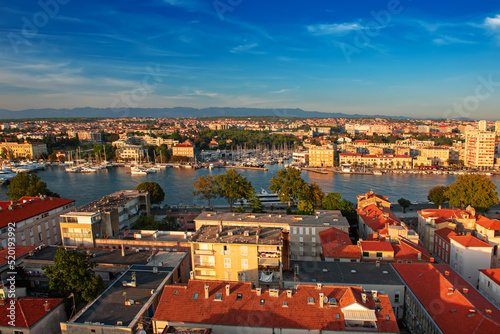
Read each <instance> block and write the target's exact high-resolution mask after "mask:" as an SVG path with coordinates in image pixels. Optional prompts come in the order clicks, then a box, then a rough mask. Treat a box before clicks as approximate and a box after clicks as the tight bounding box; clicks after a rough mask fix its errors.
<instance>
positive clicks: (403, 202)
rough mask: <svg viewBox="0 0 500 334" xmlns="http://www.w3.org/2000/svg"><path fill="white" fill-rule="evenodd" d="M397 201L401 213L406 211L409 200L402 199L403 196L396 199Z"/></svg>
mask: <svg viewBox="0 0 500 334" xmlns="http://www.w3.org/2000/svg"><path fill="white" fill-rule="evenodd" d="M398 203H399V206H401V209H403V213H405V212H406V208H408V207H409V206H410V204H411V202H410V201H409V200H407V199H404V198H403V197H401V198H400V199H398Z"/></svg>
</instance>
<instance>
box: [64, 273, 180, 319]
mask: <svg viewBox="0 0 500 334" xmlns="http://www.w3.org/2000/svg"><path fill="white" fill-rule="evenodd" d="M133 273H135V277H136V287H131V286H123V284H122V282H123V281H127V282H131V281H132V275H133ZM170 273H171V271H168V270H164V269H159V270H158V273H156V274H154V273H153V268H152V267H144V266H141V267H137V268H136V267H135V266H132V267H131V268H130V269H129V270H127V271H126V272H125V273H124V274H123V275H122V276H120V277H119V278H118V279H117V280H115V282H114V283H113V284H112V285H111V286H110V287H109V288H108V289H106V290H105V291H104V293H102V294H101V295H100V296H99V297H98V298H97V299H96V300H95V301H94V303H92V304H91V305H90V306H89V307H88V308H87V309H85V310H84V311H83V313H82V314H80V315H79V316H78V317H77V318H75V319H74V320H73V321H72V322H71V323H85V322H91V323H99V324H100V325H113V326H114V325H116V324H117V322H118V321H121V322H122V324H123V326H128V325H129V324H130V323H131V322H132V320H133V319H134V318H135V317H136V316H137V314H138V313H139V311H140V310H141V309H142V308H143V307H144V305H145V304H146V303H147V302H148V300H149V299H150V298H151V295H152V294H151V291H152V290H154V291H156V289H157V288H158V287H160V285H161V283H162V282H163V281H164V280H165V278H166V277H167V276H168V275H169V274H170ZM125 299H131V300H133V301H134V304H133V305H125Z"/></svg>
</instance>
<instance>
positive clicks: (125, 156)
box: [115, 145, 146, 162]
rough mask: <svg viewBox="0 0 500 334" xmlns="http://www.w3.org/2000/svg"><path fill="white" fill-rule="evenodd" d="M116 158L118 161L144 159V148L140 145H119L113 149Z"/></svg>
mask: <svg viewBox="0 0 500 334" xmlns="http://www.w3.org/2000/svg"><path fill="white" fill-rule="evenodd" d="M115 154H116V158H117V159H118V160H120V161H129V162H133V161H137V162H140V161H144V159H145V158H146V154H145V150H144V149H143V148H142V146H140V145H121V146H120V147H118V148H117V149H116V151H115Z"/></svg>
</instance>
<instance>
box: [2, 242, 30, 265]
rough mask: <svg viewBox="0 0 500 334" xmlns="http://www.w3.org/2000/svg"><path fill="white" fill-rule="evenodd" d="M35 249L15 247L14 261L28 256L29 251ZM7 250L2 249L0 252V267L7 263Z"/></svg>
mask: <svg viewBox="0 0 500 334" xmlns="http://www.w3.org/2000/svg"><path fill="white" fill-rule="evenodd" d="M35 248H36V247H34V246H15V252H16V254H15V257H16V259H18V258H20V257H21V256H23V255H26V254H29V252H30V251H32V250H34V249H35ZM8 253H9V248H4V249H2V250H0V266H3V265H4V264H6V263H7V260H8V258H9V257H8Z"/></svg>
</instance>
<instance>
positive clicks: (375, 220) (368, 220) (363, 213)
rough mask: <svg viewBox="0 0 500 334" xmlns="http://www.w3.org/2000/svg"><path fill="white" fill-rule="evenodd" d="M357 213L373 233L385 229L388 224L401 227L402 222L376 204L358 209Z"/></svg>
mask: <svg viewBox="0 0 500 334" xmlns="http://www.w3.org/2000/svg"><path fill="white" fill-rule="evenodd" d="M356 212H357V213H358V215H359V216H360V217H361V219H362V220H363V221H364V222H365V224H366V225H368V226H369V227H370V228H371V229H372V230H373V231H378V230H380V229H383V228H385V224H386V223H387V224H389V225H395V226H399V225H401V221H400V220H399V218H398V217H396V215H395V214H394V213H392V212H391V211H389V210H387V209H384V208H379V207H378V206H376V205H375V204H370V205H367V206H365V207H362V208H359V209H356Z"/></svg>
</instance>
